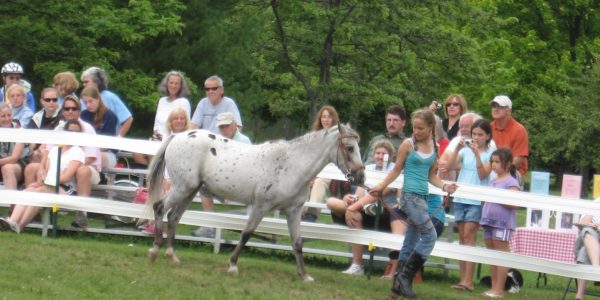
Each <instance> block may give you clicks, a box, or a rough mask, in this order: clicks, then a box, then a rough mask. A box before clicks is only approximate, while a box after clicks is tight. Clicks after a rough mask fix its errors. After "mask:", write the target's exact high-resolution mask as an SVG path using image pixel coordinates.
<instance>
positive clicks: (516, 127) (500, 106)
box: [490, 95, 529, 182]
mask: <svg viewBox="0 0 600 300" xmlns="http://www.w3.org/2000/svg"><path fill="white" fill-rule="evenodd" d="M490 105H491V106H492V118H493V119H494V120H493V121H492V138H493V139H494V141H495V142H496V147H497V148H498V149H500V148H509V149H510V150H512V154H513V157H514V158H513V164H514V165H515V167H516V168H517V170H518V171H519V174H518V175H520V176H521V178H520V179H519V181H520V182H523V179H524V178H525V172H527V156H529V137H528V136H527V130H526V129H525V127H524V126H523V125H522V124H521V123H519V122H517V121H516V120H515V119H513V117H512V101H510V98H508V97H507V96H504V95H500V96H496V97H495V98H494V100H492V101H491V102H490Z"/></svg>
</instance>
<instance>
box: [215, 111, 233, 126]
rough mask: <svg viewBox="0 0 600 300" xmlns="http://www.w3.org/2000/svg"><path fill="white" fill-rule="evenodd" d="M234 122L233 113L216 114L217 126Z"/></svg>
mask: <svg viewBox="0 0 600 300" xmlns="http://www.w3.org/2000/svg"><path fill="white" fill-rule="evenodd" d="M233 122H234V119H233V114H232V113H230V112H224V113H220V114H218V115H217V127H219V126H223V125H229V124H231V123H233Z"/></svg>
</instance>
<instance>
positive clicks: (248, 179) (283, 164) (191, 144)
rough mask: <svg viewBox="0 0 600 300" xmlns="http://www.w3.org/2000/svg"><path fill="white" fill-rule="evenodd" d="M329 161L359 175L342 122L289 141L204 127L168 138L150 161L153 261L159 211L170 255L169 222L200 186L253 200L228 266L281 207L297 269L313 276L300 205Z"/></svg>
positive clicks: (355, 151)
mask: <svg viewBox="0 0 600 300" xmlns="http://www.w3.org/2000/svg"><path fill="white" fill-rule="evenodd" d="M330 162H334V163H335V164H336V165H337V166H338V167H339V168H340V169H342V171H343V172H344V173H345V174H346V176H347V178H348V179H349V180H351V181H352V182H353V183H354V184H362V183H363V182H364V166H363V164H362V161H361V158H360V151H359V148H358V135H357V134H356V133H355V132H354V131H353V130H352V129H350V128H349V127H346V126H345V125H341V124H340V125H339V126H335V127H332V128H329V129H323V130H320V131H316V132H311V133H308V134H305V135H304V136H301V137H299V138H296V139H294V140H292V141H289V142H288V141H275V142H267V143H263V144H260V145H248V144H242V143H238V142H235V141H232V140H230V139H227V138H224V137H221V136H218V135H216V134H214V133H211V132H208V131H205V130H192V131H187V132H183V133H180V134H177V135H173V136H171V137H169V138H168V140H166V141H165V142H164V143H163V145H162V146H161V148H160V149H159V151H158V153H157V154H156V156H155V157H154V159H153V161H152V163H151V165H150V167H149V174H150V176H149V178H148V190H149V194H150V197H149V201H148V202H147V203H148V205H152V206H153V208H154V217H155V226H156V236H155V239H154V246H153V247H152V248H151V249H150V250H149V253H148V257H149V258H150V260H151V261H154V260H155V259H156V256H157V254H158V251H159V249H160V246H161V245H162V242H163V239H162V228H163V216H164V214H165V213H167V212H168V214H167V218H168V229H167V251H166V255H167V256H168V257H169V258H171V260H172V261H174V262H179V259H178V258H177V256H176V255H175V252H174V249H173V247H174V244H173V241H174V237H175V227H176V226H177V223H179V220H180V218H181V216H182V214H183V212H184V211H185V209H186V208H187V206H188V204H189V203H190V202H191V201H192V199H193V198H194V195H196V193H197V192H198V191H199V190H202V192H203V193H204V192H207V193H210V194H213V195H216V196H219V197H220V198H221V199H232V200H235V201H238V202H242V203H246V204H252V205H251V207H250V211H249V218H248V222H247V224H246V228H245V229H244V230H243V231H242V234H241V239H240V242H239V243H238V245H237V246H236V248H235V250H234V251H233V254H232V255H231V257H230V259H229V272H237V271H238V268H237V260H238V257H239V255H240V252H241V250H242V248H243V247H244V245H245V244H246V243H247V242H248V240H249V239H250V237H251V235H252V233H253V232H254V230H255V229H256V227H257V226H258V224H259V223H260V221H261V220H262V219H263V217H264V215H265V214H266V212H267V211H269V210H271V209H281V210H284V211H285V213H286V215H287V223H288V229H289V232H290V237H291V239H292V247H293V249H294V254H295V256H296V264H297V266H298V274H299V275H300V276H301V277H302V278H303V279H304V281H307V282H308V281H313V279H312V277H310V276H309V275H308V274H307V273H306V271H305V269H304V260H303V258H302V238H301V236H300V232H299V225H300V218H301V213H302V206H303V204H304V202H305V201H306V195H308V189H309V182H310V180H311V179H312V178H314V177H315V176H316V175H317V174H318V173H319V172H320V171H321V170H322V169H323V168H324V167H325V165H327V164H328V163H330ZM165 167H166V168H167V169H168V170H169V175H170V177H171V181H172V186H171V190H170V191H169V192H168V194H167V196H166V197H165V198H164V199H162V198H160V195H161V193H162V190H163V184H162V182H163V179H164V178H163V174H164V170H165Z"/></svg>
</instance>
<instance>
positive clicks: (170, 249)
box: [165, 203, 187, 264]
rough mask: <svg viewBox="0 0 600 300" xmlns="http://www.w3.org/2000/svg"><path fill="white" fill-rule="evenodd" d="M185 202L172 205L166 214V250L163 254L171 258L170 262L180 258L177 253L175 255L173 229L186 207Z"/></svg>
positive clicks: (177, 260) (175, 227) (177, 261)
mask: <svg viewBox="0 0 600 300" xmlns="http://www.w3.org/2000/svg"><path fill="white" fill-rule="evenodd" d="M186 204H187V203H179V204H178V205H175V207H173V209H171V210H170V211H169V213H168V214H167V220H168V224H167V226H168V228H167V251H166V252H165V255H166V256H167V257H168V258H169V259H170V260H171V262H173V263H176V264H178V263H179V262H180V260H179V258H178V257H177V255H175V230H176V229H177V224H179V220H181V216H182V215H183V213H184V212H185V209H186V207H187V205H186Z"/></svg>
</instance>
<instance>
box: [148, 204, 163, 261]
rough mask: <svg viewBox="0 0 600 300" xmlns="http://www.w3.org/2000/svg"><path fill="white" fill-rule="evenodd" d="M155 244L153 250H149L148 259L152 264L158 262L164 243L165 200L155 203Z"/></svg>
mask: <svg viewBox="0 0 600 300" xmlns="http://www.w3.org/2000/svg"><path fill="white" fill-rule="evenodd" d="M153 208H154V229H155V233H154V244H153V245H152V248H150V249H149V250H148V258H149V259H150V261H151V262H154V261H155V260H156V257H157V256H158V252H159V251H160V247H161V246H162V243H163V217H164V215H165V202H164V200H161V201H158V202H156V203H154V206H153Z"/></svg>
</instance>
